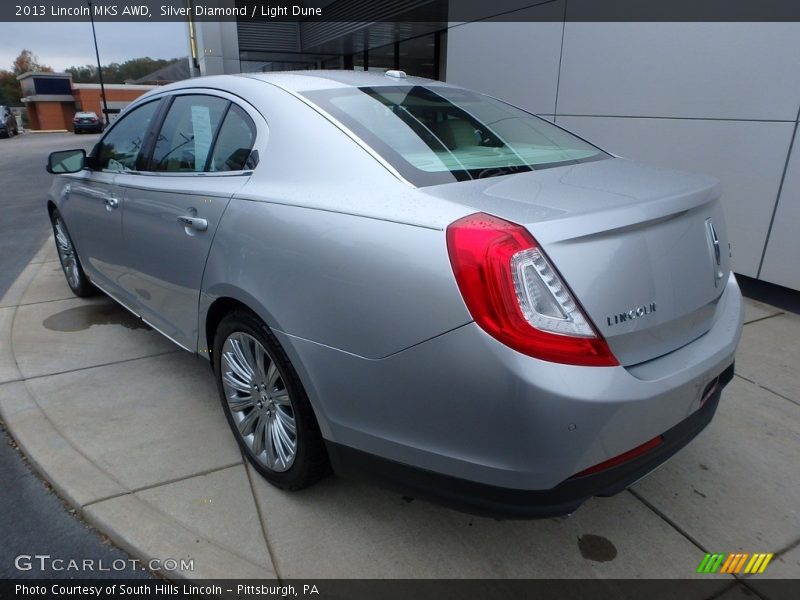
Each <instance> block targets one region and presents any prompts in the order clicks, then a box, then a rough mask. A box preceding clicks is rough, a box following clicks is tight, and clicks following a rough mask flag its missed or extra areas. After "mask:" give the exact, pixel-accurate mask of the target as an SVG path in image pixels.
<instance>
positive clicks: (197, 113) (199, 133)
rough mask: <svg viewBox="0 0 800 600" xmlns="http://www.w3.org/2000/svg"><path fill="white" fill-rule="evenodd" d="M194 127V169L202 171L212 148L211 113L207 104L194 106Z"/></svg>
mask: <svg viewBox="0 0 800 600" xmlns="http://www.w3.org/2000/svg"><path fill="white" fill-rule="evenodd" d="M192 129H193V130H194V170H195V171H202V170H203V168H204V167H205V165H206V157H208V151H209V150H210V149H211V138H212V136H213V132H212V131H211V113H210V111H209V110H208V107H207V106H192Z"/></svg>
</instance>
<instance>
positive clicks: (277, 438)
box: [269, 419, 289, 466]
mask: <svg viewBox="0 0 800 600" xmlns="http://www.w3.org/2000/svg"><path fill="white" fill-rule="evenodd" d="M269 426H270V429H271V431H272V441H273V443H274V444H275V451H276V452H277V454H278V460H280V461H281V464H282V465H283V466H286V465H287V464H288V462H289V456H288V455H287V452H286V448H285V446H284V444H283V440H282V439H281V434H280V427H279V426H278V421H277V419H273V420H272V421H270V424H269Z"/></svg>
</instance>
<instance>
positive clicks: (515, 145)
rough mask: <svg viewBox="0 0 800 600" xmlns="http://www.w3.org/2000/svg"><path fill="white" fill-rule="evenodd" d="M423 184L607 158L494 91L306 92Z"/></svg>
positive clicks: (419, 88) (367, 89) (395, 89)
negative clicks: (491, 94)
mask: <svg viewBox="0 0 800 600" xmlns="http://www.w3.org/2000/svg"><path fill="white" fill-rule="evenodd" d="M305 96H306V97H307V98H308V99H309V100H311V101H312V102H313V103H315V104H316V105H318V106H319V107H320V108H322V109H323V110H325V111H326V112H328V113H329V114H330V115H332V116H333V117H335V118H336V119H337V120H339V121H340V122H341V123H343V124H344V125H345V126H346V127H347V128H348V129H350V130H351V131H353V132H354V133H355V134H356V135H357V136H358V137H359V138H361V139H362V140H363V141H364V142H365V143H367V144H368V145H369V146H370V147H372V149H373V150H375V151H376V152H377V153H378V154H380V155H381V156H382V157H383V158H384V159H385V160H386V161H387V162H388V163H389V164H391V165H392V166H393V167H394V168H395V169H396V170H397V171H398V172H399V173H400V174H401V175H402V176H403V177H405V178H406V179H408V180H409V181H410V182H411V183H413V184H414V185H417V186H425V185H436V184H441V183H450V182H453V181H465V180H469V179H481V178H484V177H496V176H499V175H508V174H511V173H519V172H523V171H532V170H537V169H546V168H552V167H559V166H563V165H570V164H577V163H582V162H588V161H593V160H600V159H604V158H608V156H609V155H608V154H606V153H605V152H603V151H602V150H600V149H599V148H597V147H595V146H593V145H591V144H589V143H588V142H585V141H584V140H582V139H580V138H578V137H576V136H574V135H572V134H570V133H568V132H566V131H564V130H563V129H560V128H559V127H556V126H555V125H553V124H552V123H549V122H548V121H545V120H544V119H541V118H539V117H536V116H534V115H531V114H530V113H526V112H525V111H523V110H521V109H519V108H515V107H513V106H511V105H509V104H506V103H504V102H501V101H499V100H495V99H494V98H490V97H488V96H483V95H481V94H476V93H474V92H469V91H467V90H461V89H457V88H455V89H454V88H448V87H444V86H381V87H362V88H347V89H332V90H317V91H313V92H306V94H305Z"/></svg>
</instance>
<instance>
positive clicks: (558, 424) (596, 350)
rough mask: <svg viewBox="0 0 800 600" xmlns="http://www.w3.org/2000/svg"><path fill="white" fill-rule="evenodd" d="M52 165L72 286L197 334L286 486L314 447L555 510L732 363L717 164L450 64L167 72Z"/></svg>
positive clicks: (703, 406)
mask: <svg viewBox="0 0 800 600" xmlns="http://www.w3.org/2000/svg"><path fill="white" fill-rule="evenodd" d="M48 170H49V171H50V172H51V173H54V174H56V175H57V176H56V177H55V178H54V180H53V185H52V188H51V189H50V193H49V199H48V202H47V209H48V212H49V214H50V218H51V220H52V223H53V227H54V230H55V237H56V243H57V245H58V252H59V256H60V258H61V264H62V266H63V268H64V273H65V275H66V277H67V281H68V282H69V285H70V287H71V288H72V290H73V291H74V292H75V294H76V295H78V296H87V295H90V294H92V293H96V292H97V291H102V292H104V293H106V294H108V295H109V296H111V297H112V298H114V299H115V300H116V301H117V302H119V303H120V304H121V305H122V306H124V307H125V308H127V309H128V310H130V311H131V312H133V313H134V314H135V315H137V316H139V317H141V319H143V320H144V321H146V322H147V323H148V324H150V325H151V326H152V327H153V328H155V329H156V330H158V331H160V332H161V333H163V334H164V335H165V336H166V337H168V338H169V339H171V340H172V341H173V342H175V343H176V344H177V345H179V346H181V347H182V348H184V349H186V350H187V351H189V352H193V353H197V354H199V355H200V356H202V357H204V358H205V359H208V360H209V361H210V363H211V366H212V368H213V371H214V373H215V377H216V380H217V385H218V389H219V395H220V399H221V402H222V406H223V408H224V411H225V414H226V415H227V419H228V421H229V424H230V426H231V429H232V431H233V434H234V435H235V436H236V439H237V440H238V442H239V444H240V446H241V447H242V449H243V451H244V453H245V454H246V456H247V458H248V459H249V460H250V462H251V463H252V464H253V465H254V466H255V468H256V469H257V470H258V471H259V472H260V473H261V474H262V475H263V476H264V477H265V478H266V479H267V480H269V481H270V482H271V483H273V484H275V485H277V486H279V487H281V488H285V489H299V488H303V487H305V486H308V485H310V484H312V483H314V482H315V481H317V480H319V479H320V477H322V476H323V475H324V474H325V473H326V472H328V470H329V469H330V468H331V467H332V468H333V470H335V471H336V472H338V473H344V474H351V475H356V476H367V477H369V478H372V479H375V480H379V481H381V482H383V483H384V484H387V485H390V486H393V487H396V488H398V489H401V490H403V491H404V492H405V493H407V494H411V495H419V496H424V497H429V498H433V499H435V500H439V501H444V502H447V503H449V504H452V505H455V506H457V507H459V508H462V509H465V510H470V511H475V512H480V513H490V514H503V515H514V516H519V517H530V516H545V515H554V514H564V513H569V512H572V511H574V510H575V509H576V508H577V507H578V506H579V505H580V504H581V503H582V502H583V501H585V500H586V499H587V498H589V497H591V496H594V495H609V494H613V493H616V492H618V491H620V490H622V489H624V488H625V487H626V486H628V485H630V484H632V483H633V482H634V481H636V480H638V479H639V478H641V477H643V476H644V475H646V474H647V473H649V472H650V471H651V470H653V469H654V468H655V467H657V466H658V465H660V464H661V463H662V462H663V461H665V460H666V459H667V458H669V457H670V456H671V455H672V454H673V453H675V452H676V451H678V450H679V449H680V448H681V447H683V446H684V445H686V444H687V443H688V442H689V441H690V440H691V439H692V438H693V437H694V436H695V435H697V434H698V433H699V432H700V431H701V430H702V429H703V428H704V427H705V426H706V425H707V424H708V423H709V421H710V420H711V418H712V416H713V414H714V412H715V410H716V408H717V405H718V402H719V399H720V392H721V390H722V388H723V387H724V386H725V384H727V383H728V381H729V380H730V379H731V377H732V375H733V361H734V351H735V349H736V345H737V343H738V340H739V337H740V334H741V329H742V318H743V309H742V301H741V295H740V292H739V289H738V287H737V284H736V280H735V279H734V277H733V275H732V273H731V268H730V251H729V243H728V238H727V232H726V228H725V222H724V218H723V214H722V209H721V205H720V198H719V196H720V188H719V185H718V183H717V182H716V181H715V180H713V179H710V178H707V177H703V176H700V175H693V174H687V173H681V172H677V171H672V170H667V169H661V168H657V167H653V166H647V165H644V164H640V163H637V162H633V161H630V160H625V159H622V158H617V157H614V156H612V155H609V154H607V153H606V152H604V151H603V150H601V149H599V148H598V147H596V146H594V145H593V144H591V143H589V142H587V141H585V140H582V139H580V138H578V137H576V136H575V135H573V134H571V133H569V132H567V131H565V130H563V129H561V128H559V127H557V126H555V125H553V124H551V123H550V122H548V121H546V120H543V119H540V118H538V117H536V116H534V115H531V114H529V113H526V112H525V111H523V110H521V109H519V108H516V107H514V106H511V105H509V104H506V103H504V102H501V101H499V100H496V99H494V98H491V97H488V96H485V95H481V94H477V93H474V92H471V91H469V90H465V89H462V88H459V87H455V86H451V85H447V84H444V83H440V82H436V81H430V80H425V79H416V78H410V77H406V76H405V74H404V73H402V72H398V71H388V72H386V73H385V74H375V73H363V72H353V71H340V72H337V71H319V72H298V73H272V74H253V75H240V76H221V77H210V78H203V79H193V80H188V81H185V82H181V83H178V84H173V85H170V86H166V87H162V88H159V89H157V90H153V91H151V92H150V93H148V94H146V95H145V96H143V97H142V98H140V99H139V100H137V101H136V102H135V103H134V104H133V105H132V106H130V107H129V108H127V109H126V110H125V111H124V112H123V113H122V114H121V115H120V117H119V118H118V119H117V121H116V122H115V123H114V124H113V126H112V127H111V128H110V129H109V130H108V131H107V132H106V133H105V135H104V136H103V138H102V139H101V140H100V142H99V143H98V144H97V146H96V147H95V148H94V150H93V151H92V152H91V153H90V154H89V155H88V156H87V155H86V154H85V153H84V152H83V151H81V150H76V151H65V152H58V153H54V154H53V155H51V157H50V160H49V164H48Z"/></svg>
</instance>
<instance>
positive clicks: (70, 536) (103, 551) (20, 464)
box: [0, 134, 149, 579]
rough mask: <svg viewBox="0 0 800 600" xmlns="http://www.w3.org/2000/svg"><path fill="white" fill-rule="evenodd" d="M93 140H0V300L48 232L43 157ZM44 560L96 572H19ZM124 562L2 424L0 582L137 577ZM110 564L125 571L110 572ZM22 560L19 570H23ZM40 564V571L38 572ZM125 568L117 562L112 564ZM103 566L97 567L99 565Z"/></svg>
mask: <svg viewBox="0 0 800 600" xmlns="http://www.w3.org/2000/svg"><path fill="white" fill-rule="evenodd" d="M98 137H99V136H97V135H84V136H76V135H73V134H25V135H21V136H18V137H15V138H11V139H0V203H2V207H1V208H0V210H1V211H2V212H0V298H2V296H3V295H4V294H5V292H6V290H7V289H8V288H9V286H10V285H11V284H12V283H13V282H14V280H15V279H16V278H17V276H18V275H19V273H20V272H21V271H22V269H24V268H25V266H26V265H27V264H28V262H30V260H31V258H33V256H34V255H35V254H36V251H37V250H38V249H39V248H40V247H41V245H42V243H43V242H44V240H45V239H46V238H47V236H48V234H49V232H50V222H49V220H48V218H47V212H46V210H45V198H46V196H47V190H48V188H49V186H50V181H51V179H52V176H51V175H48V174H47V172H46V171H45V168H44V166H45V162H46V160H47V155H48V153H50V152H52V151H54V150H65V149H68V148H86V149H89V148H91V147H92V146H93V145H94V143H95V142H96V141H97V139H98ZM37 554H38V555H49V556H50V557H52V558H53V559H63V560H64V562H63V563H56V565H55V566H56V567H68V566H69V561H70V560H71V559H74V560H77V561H79V563H78V564H82V561H84V560H93V561H94V563H93V564H94V565H95V569H98V568H107V569H109V570H95V571H85V572H81V571H75V570H59V569H58V568H53V565H51V564H50V562H49V561H47V560H44V561H41V560H39V561H36V560H34V561H33V567H34V568H31V569H30V570H18V569H17V567H16V566H15V562H16V560H15V559H16V557H18V556H20V555H22V556H27V555H30V556H34V555H37ZM128 559H129V556H128V555H127V554H125V553H124V552H122V551H121V550H119V549H117V548H115V547H114V546H113V545H111V543H110V542H109V541H108V540H106V539H104V538H103V537H101V536H100V534H99V533H97V532H96V531H95V530H93V529H92V528H90V527H89V526H88V525H86V524H85V523H83V522H82V521H80V520H79V519H78V518H77V517H76V516H75V514H74V513H72V512H70V511H69V509H68V508H67V507H66V506H65V505H64V504H63V502H62V501H61V499H60V498H58V496H56V495H55V494H54V493H53V492H52V490H50V489H49V487H48V486H47V485H46V484H45V482H44V481H42V480H41V479H40V478H39V477H38V476H37V475H36V474H35V473H34V472H33V471H32V470H31V468H30V466H29V465H28V463H27V461H26V460H25V458H24V457H23V456H22V454H21V453H20V452H19V451H18V450H17V449H16V446H15V445H14V442H13V440H12V439H11V438H10V437H9V436H8V433H7V432H6V430H5V428H3V427H2V426H0V578H26V579H40V578H59V579H61V578H63V579H82V578H116V577H124V578H140V577H149V574H148V573H147V572H143V571H141V570H137V569H134V568H132V567H131V566H130V563H128V562H127V561H128ZM114 561H125V562H126V564H127V568H125V569H123V570H116V569H112V568H111V567H112V565H114V564H115V563H114ZM27 562H28V561H27V560H26V559H24V558H23V559H22V561H21V562H20V565H21V566H22V567H23V568H24V567H25V566H26V564H27ZM42 562H44V563H45V565H46V567H47V568H45V569H43V570H42V569H40V568H39V566H40V565H41V564H42ZM116 564H117V565H120V566H121V565H122V564H123V563H122V562H117V563H116ZM101 565H102V566H101Z"/></svg>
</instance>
